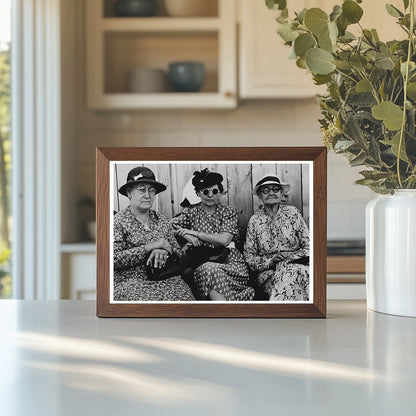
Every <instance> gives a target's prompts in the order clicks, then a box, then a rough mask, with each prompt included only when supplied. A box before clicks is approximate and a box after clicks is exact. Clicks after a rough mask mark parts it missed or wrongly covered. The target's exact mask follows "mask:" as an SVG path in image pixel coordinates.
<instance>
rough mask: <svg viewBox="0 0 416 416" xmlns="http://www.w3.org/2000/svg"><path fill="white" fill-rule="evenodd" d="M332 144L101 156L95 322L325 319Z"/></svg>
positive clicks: (120, 151) (106, 152)
mask: <svg viewBox="0 0 416 416" xmlns="http://www.w3.org/2000/svg"><path fill="white" fill-rule="evenodd" d="M326 152H327V151H326V148H324V147H240V148H228V147H221V148H208V147H203V148H186V147H180V148H160V147H158V148H149V147H143V148H139V147H135V148H97V178H96V181H97V182H96V184H97V187H96V192H97V195H96V200H97V316H99V317H224V318H225V317H241V318H243V317H244V318H275V317H276V318H277V317H282V318H291V317H293V318H295V317H297V318H324V317H325V316H326V207H327V205H326Z"/></svg>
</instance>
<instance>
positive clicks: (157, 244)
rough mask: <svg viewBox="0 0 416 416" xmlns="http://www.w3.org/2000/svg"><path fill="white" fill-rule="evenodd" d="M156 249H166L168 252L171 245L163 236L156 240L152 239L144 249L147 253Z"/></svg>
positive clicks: (170, 250)
mask: <svg viewBox="0 0 416 416" xmlns="http://www.w3.org/2000/svg"><path fill="white" fill-rule="evenodd" d="M156 249H163V250H166V251H167V252H168V253H172V246H171V245H170V243H169V241H168V240H166V239H165V238H159V239H158V240H155V241H152V242H151V243H148V244H146V246H145V250H146V252H147V253H149V252H150V251H153V250H156Z"/></svg>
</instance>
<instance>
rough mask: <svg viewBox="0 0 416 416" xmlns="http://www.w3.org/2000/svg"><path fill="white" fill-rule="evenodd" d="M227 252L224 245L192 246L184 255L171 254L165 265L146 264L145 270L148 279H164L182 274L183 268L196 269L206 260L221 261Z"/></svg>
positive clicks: (226, 255)
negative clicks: (153, 265)
mask: <svg viewBox="0 0 416 416" xmlns="http://www.w3.org/2000/svg"><path fill="white" fill-rule="evenodd" d="M229 253H230V249H229V248H226V247H204V246H200V247H192V248H190V249H189V250H188V251H187V252H186V254H185V255H184V256H181V257H179V256H177V255H176V254H171V255H170V256H169V257H168V259H167V261H166V263H165V265H164V266H163V267H161V268H159V269H156V268H153V267H151V266H150V265H146V268H145V270H146V274H147V277H148V279H149V280H152V281H160V280H166V279H169V278H170V277H173V276H178V275H181V274H183V272H184V271H185V269H196V268H197V267H198V266H200V265H201V264H203V263H206V262H208V261H211V262H214V263H223V262H224V261H225V260H226V259H227V257H228V254H229Z"/></svg>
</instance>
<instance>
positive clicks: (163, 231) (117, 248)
mask: <svg viewBox="0 0 416 416" xmlns="http://www.w3.org/2000/svg"><path fill="white" fill-rule="evenodd" d="M149 215H150V218H149V228H146V227H145V226H144V225H143V224H142V223H141V222H140V221H139V220H137V219H136V218H135V217H134V216H133V215H132V214H131V212H130V208H129V207H127V208H126V209H125V210H124V211H122V212H119V213H117V214H115V215H114V300H115V301H192V300H195V298H194V296H193V295H192V292H191V289H190V288H189V286H188V285H187V284H186V283H185V282H184V281H183V280H182V278H181V277H180V276H174V277H171V278H169V279H166V280H162V281H159V282H156V281H150V280H148V278H147V276H146V272H145V262H146V257H147V256H146V252H145V249H144V247H145V245H146V244H148V243H150V242H152V241H155V240H158V239H159V238H165V239H166V240H167V241H168V242H169V243H170V245H171V246H172V247H173V250H174V252H175V253H176V254H178V255H181V253H182V251H181V250H180V248H179V245H178V243H177V241H176V239H175V237H174V235H173V231H172V225H171V224H170V222H169V221H168V220H167V219H166V218H165V217H163V216H162V215H160V214H158V213H157V212H155V211H152V210H151V211H150V214H149Z"/></svg>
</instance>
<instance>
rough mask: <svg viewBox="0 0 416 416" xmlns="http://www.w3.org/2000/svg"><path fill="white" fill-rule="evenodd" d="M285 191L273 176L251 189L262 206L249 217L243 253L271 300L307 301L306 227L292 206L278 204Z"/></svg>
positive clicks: (307, 239)
mask: <svg viewBox="0 0 416 416" xmlns="http://www.w3.org/2000/svg"><path fill="white" fill-rule="evenodd" d="M288 190H289V185H288V184H283V183H280V180H279V178H277V177H276V176H274V175H267V176H265V177H263V178H262V179H261V180H260V181H259V182H258V183H257V184H256V186H255V188H254V192H255V194H257V196H258V197H259V198H260V200H261V201H262V203H263V207H261V208H260V209H259V211H258V212H256V213H255V214H254V215H253V216H252V217H251V218H250V220H249V223H248V226H247V236H246V242H245V245H244V256H245V259H246V261H247V263H248V265H249V266H250V268H251V269H252V270H253V271H255V272H257V273H258V275H257V281H258V284H259V286H260V289H262V291H263V292H264V293H265V294H267V295H268V296H269V297H270V300H273V301H307V300H309V230H308V227H307V225H306V223H305V220H304V219H303V217H302V215H301V213H300V212H299V211H298V210H297V209H296V208H295V207H293V206H288V205H284V204H282V203H281V200H282V195H284V194H287V192H288ZM296 260H297V261H298V263H297V262H296ZM300 263H301V264H300Z"/></svg>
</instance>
